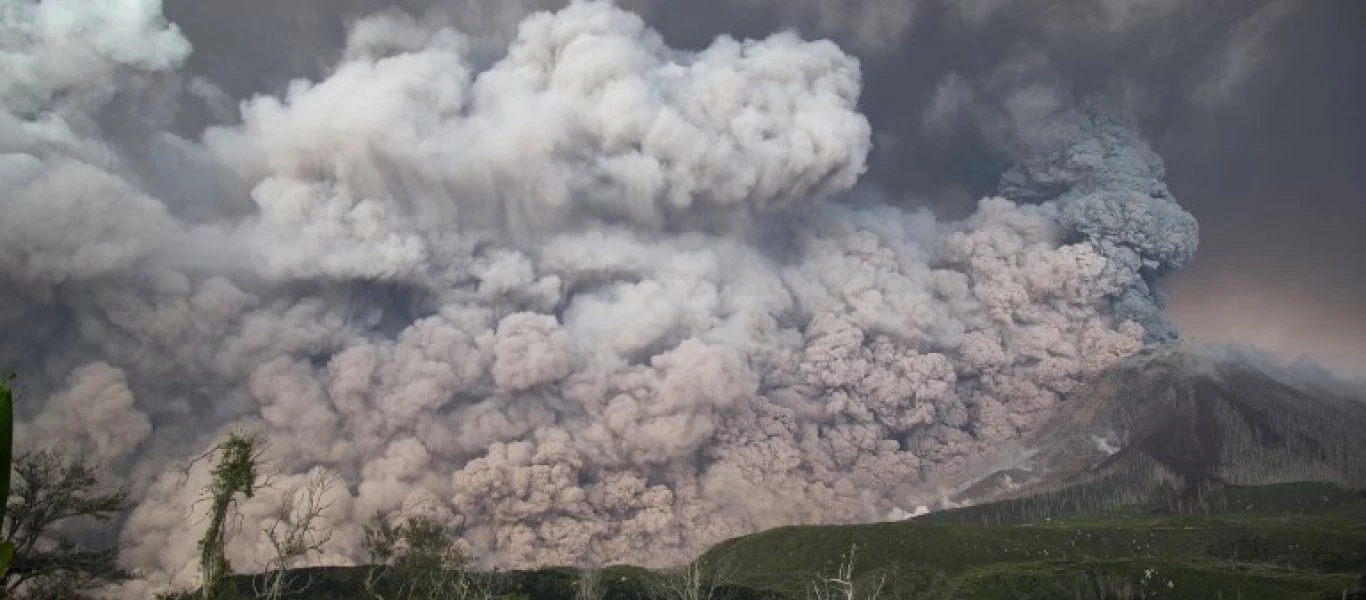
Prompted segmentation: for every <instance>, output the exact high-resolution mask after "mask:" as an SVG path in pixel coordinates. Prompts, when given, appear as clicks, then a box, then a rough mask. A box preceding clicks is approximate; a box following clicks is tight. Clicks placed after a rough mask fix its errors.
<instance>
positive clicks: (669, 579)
mask: <svg viewBox="0 0 1366 600" xmlns="http://www.w3.org/2000/svg"><path fill="white" fill-rule="evenodd" d="M735 574H736V572H735V567H734V564H733V563H732V562H731V561H730V560H724V561H719V562H718V561H714V560H708V559H707V558H706V557H702V558H699V559H697V560H695V561H693V562H691V563H689V564H687V565H685V566H683V567H679V568H677V569H674V570H671V571H666V572H663V573H656V574H655V575H654V576H653V577H651V578H650V579H648V580H647V585H648V588H649V594H650V597H652V598H655V599H656V600H716V599H718V598H723V597H725V596H726V593H725V592H726V591H727V588H729V587H730V586H731V585H733V584H734V583H735Z"/></svg>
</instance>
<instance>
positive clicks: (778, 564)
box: [707, 484, 1366, 599]
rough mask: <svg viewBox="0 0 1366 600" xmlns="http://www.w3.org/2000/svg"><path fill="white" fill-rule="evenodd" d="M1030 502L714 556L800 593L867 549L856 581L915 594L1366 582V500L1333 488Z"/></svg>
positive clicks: (1146, 592) (756, 539)
mask: <svg viewBox="0 0 1366 600" xmlns="http://www.w3.org/2000/svg"><path fill="white" fill-rule="evenodd" d="M1027 502H1028V500H1021V501H1014V502H1005V503H999V504H994V505H988V506H983V507H977V508H971V509H964V510H958V511H947V512H944V513H938V514H934V515H931V516H929V517H928V518H921V519H916V520H912V521H906V522H900V523H883V524H872V525H857V526H841V527H791V528H783V529H775V530H772V531H767V532H764V533H760V534H757V535H753V536H748V537H744V538H739V539H736V540H731V541H729V542H726V543H724V544H721V545H720V546H718V547H716V548H715V549H713V550H712V551H711V552H710V553H708V555H707V559H708V560H709V561H711V562H714V563H727V564H732V565H733V566H734V567H735V568H736V570H737V571H738V572H740V573H743V574H744V577H743V578H742V579H741V580H740V582H741V583H743V584H745V585H749V586H753V587H755V588H759V589H771V590H775V591H782V592H785V593H788V594H794V595H795V594H798V593H800V592H801V591H802V589H803V586H804V585H805V584H806V582H808V581H810V580H811V579H812V578H813V577H815V576H817V575H818V574H820V573H830V572H832V570H833V569H834V568H835V566H836V565H837V564H838V563H840V562H841V560H842V556H843V555H844V553H846V552H848V550H849V549H850V548H851V547H855V546H857V547H858V551H857V555H856V559H857V560H856V563H855V575H856V577H857V576H862V577H864V578H869V577H874V576H883V575H885V577H886V578H887V579H888V581H895V582H897V584H898V586H897V587H898V590H897V591H899V592H900V593H901V594H903V597H917V598H918V597H929V598H1035V599H1037V598H1123V597H1134V598H1138V597H1147V598H1217V597H1221V596H1222V597H1227V598H1238V597H1243V598H1340V597H1341V596H1342V594H1343V591H1344V589H1346V590H1352V589H1355V588H1358V587H1362V586H1363V585H1366V582H1362V581H1361V578H1362V577H1363V575H1366V498H1363V497H1362V496H1360V495H1358V494H1356V493H1353V492H1348V491H1345V490H1342V489H1339V488H1335V487H1333V486H1328V485H1320V484H1286V485H1276V486H1262V487H1249V488H1230V489H1228V490H1225V491H1222V492H1219V493H1216V494H1212V495H1211V496H1210V497H1209V498H1207V503H1206V508H1205V509H1204V510H1202V511H1201V513H1199V514H1194V515H1174V514H1170V513H1169V511H1168V509H1167V505H1166V503H1155V504H1152V505H1148V506H1138V507H1134V508H1131V509H1126V510H1125V511H1122V512H1112V513H1108V514H1097V515H1079V516H1072V517H1067V518H1045V519H1041V520H1038V521H1033V522H1027V521H1025V520H1023V519H1021V518H1020V515H1021V512H1022V511H1021V505H1022V504H1024V503H1027ZM998 522H1001V523H1007V524H996V523H998ZM1125 590H1128V591H1129V592H1128V593H1129V594H1130V595H1127V596H1126V595H1125ZM1240 594H1241V596H1240ZM1363 597H1366V594H1363Z"/></svg>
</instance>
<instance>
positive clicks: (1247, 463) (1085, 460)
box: [956, 345, 1366, 506]
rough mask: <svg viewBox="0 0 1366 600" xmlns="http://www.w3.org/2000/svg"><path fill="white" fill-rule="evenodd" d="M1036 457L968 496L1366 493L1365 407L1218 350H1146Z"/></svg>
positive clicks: (1121, 367) (1085, 393) (1040, 440)
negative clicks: (1293, 489) (1221, 490)
mask: <svg viewBox="0 0 1366 600" xmlns="http://www.w3.org/2000/svg"><path fill="white" fill-rule="evenodd" d="M1027 446H1028V447H1030V448H1032V449H1034V450H1035V451H1036V454H1034V455H1033V456H1032V457H1031V458H1030V459H1029V460H1027V461H1025V462H1024V464H1023V465H1022V466H1020V467H1016V468H1013V469H1010V470H1006V471H1001V472H998V473H996V474H994V475H993V476H991V477H988V478H987V479H986V480H984V481H982V482H980V483H978V484H977V485H975V486H973V487H972V488H969V489H967V490H965V491H964V492H962V493H960V494H959V495H958V497H957V498H956V500H959V501H967V502H974V503H976V502H982V501H989V500H994V499H1000V498H1010V497H1021V496H1026V495H1032V494H1037V493H1040V492H1043V491H1048V490H1060V489H1067V488H1077V487H1078V486H1086V490H1085V492H1086V493H1087V494H1090V495H1091V496H1092V497H1093V498H1095V499H1096V500H1097V501H1098V502H1103V503H1108V504H1109V505H1111V506H1117V505H1121V504H1124V503H1125V502H1128V501H1145V500H1151V499H1152V494H1153V493H1155V488H1165V489H1167V490H1178V491H1181V492H1183V493H1186V494H1188V495H1192V496H1193V495H1198V494H1199V493H1200V492H1201V490H1204V489H1208V488H1210V487H1213V486H1218V485H1221V484H1249V485H1250V484H1268V483H1281V482H1291V481H1327V482H1333V483H1338V484H1341V485H1345V486H1348V487H1364V486H1366V402H1362V401H1361V400H1360V399H1358V398H1354V397H1351V396H1350V395H1348V394H1346V393H1345V392H1343V391H1341V390H1338V389H1337V386H1335V385H1334V383H1333V382H1331V381H1327V380H1324V381H1313V380H1309V379H1305V378H1304V377H1292V376H1291V374H1290V373H1288V372H1278V371H1277V369H1276V368H1275V367H1272V366H1270V365H1264V364H1261V363H1260V362H1259V361H1257V360H1255V359H1253V358H1251V357H1247V356H1239V355H1236V354H1234V353H1230V352H1226V351H1222V350H1219V349H1207V348H1200V347H1189V346H1181V345H1170V346H1161V347H1156V348H1151V349H1147V350H1144V351H1142V352H1140V353H1138V354H1136V355H1134V356H1132V357H1129V358H1128V359H1125V360H1124V361H1121V362H1120V363H1119V364H1116V365H1115V366H1113V367H1111V368H1110V369H1108V370H1106V371H1104V372H1102V373H1100V374H1099V375H1097V376H1096V377H1094V378H1093V379H1092V380H1091V381H1089V382H1088V383H1087V384H1086V385H1085V386H1084V387H1082V388H1081V389H1079V390H1077V391H1076V392H1074V393H1073V394H1071V395H1070V396H1069V397H1068V399H1067V400H1066V401H1065V404H1064V405H1063V406H1062V407H1060V409H1059V410H1058V413H1057V415H1056V416H1055V417H1054V418H1053V419H1052V421H1050V422H1049V423H1047V424H1046V425H1045V426H1044V427H1042V428H1041V429H1040V430H1039V431H1038V432H1037V433H1036V434H1035V435H1034V436H1033V437H1032V438H1031V439H1030V440H1029V441H1028V443H1027Z"/></svg>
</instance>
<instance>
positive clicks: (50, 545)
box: [3, 449, 132, 599]
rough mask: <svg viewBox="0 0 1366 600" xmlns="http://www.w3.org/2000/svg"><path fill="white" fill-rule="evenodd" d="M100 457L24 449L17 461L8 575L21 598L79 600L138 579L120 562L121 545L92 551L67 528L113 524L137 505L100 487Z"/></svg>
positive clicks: (10, 592)
mask: <svg viewBox="0 0 1366 600" xmlns="http://www.w3.org/2000/svg"><path fill="white" fill-rule="evenodd" d="M100 470H101V465H99V464H98V463H97V462H96V461H94V460H93V459H91V458H89V457H87V456H84V455H76V456H73V455H69V454H67V453H66V452H64V451H62V450H58V449H45V450H38V451H30V452H24V453H21V454H20V455H18V456H17V457H15V458H14V473H13V479H12V482H11V483H12V487H11V490H10V496H9V502H8V507H7V510H6V511H5V515H4V536H5V538H6V539H7V540H8V541H9V542H11V543H13V544H14V558H13V561H12V562H11V563H10V568H9V571H8V572H6V573H5V574H4V575H3V582H4V591H5V594H6V595H7V596H8V597H15V598H33V599H38V598H53V599H56V598H73V597H80V595H81V594H82V593H83V592H85V591H89V590H93V589H96V588H99V587H103V586H105V585H108V584H112V583H118V582H121V581H127V580H128V579H131V577H132V576H131V574H129V573H128V572H127V571H124V570H123V569H120V568H119V567H118V562H117V549H114V548H109V549H104V550H87V549H85V548H83V547H82V546H80V545H79V544H77V543H76V542H74V541H73V540H71V539H70V538H69V537H67V535H66V533H65V532H64V529H65V528H66V527H67V526H68V525H69V524H71V523H73V522H77V521H80V520H83V519H85V520H95V521H99V522H108V521H109V520H110V519H112V518H113V517H114V516H115V515H117V514H119V513H121V512H123V511H125V510H127V509H128V508H129V507H130V504H129V502H128V494H127V492H126V491H124V490H122V489H118V490H114V491H103V490H101V489H100V482H99V478H98V477H97V476H96V473H98V472H99V471H100Z"/></svg>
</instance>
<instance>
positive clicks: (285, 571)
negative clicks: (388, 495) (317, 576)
mask: <svg viewBox="0 0 1366 600" xmlns="http://www.w3.org/2000/svg"><path fill="white" fill-rule="evenodd" d="M338 480H339V477H338V476H337V474H336V473H334V472H332V471H326V470H322V469H318V470H315V471H313V472H312V473H310V474H309V476H308V481H307V482H305V483H304V484H303V486H302V487H300V488H297V489H294V490H291V491H290V492H288V493H286V494H285V495H284V497H283V498H282V499H281V507H280V508H281V512H282V513H283V515H284V516H283V517H281V518H279V519H276V520H275V521H274V522H272V523H271V524H270V525H269V526H267V527H266V528H265V529H264V530H263V531H262V532H263V533H265V534H266V539H268V540H270V545H271V549H272V551H273V555H272V556H271V557H270V558H269V560H268V562H267V564H266V571H265V573H262V574H261V575H260V576H258V577H256V578H254V579H253V580H252V588H253V590H252V591H253V592H254V593H255V595H256V597H257V598H262V599H267V600H276V599H277V598H281V597H283V596H285V595H289V594H300V593H303V592H304V591H305V590H306V589H307V588H308V586H309V585H310V584H311V583H312V581H311V580H306V581H302V582H299V581H294V580H292V577H291V575H290V569H292V568H293V567H294V566H295V565H296V564H297V563H298V562H299V561H300V560H302V559H303V558H304V557H306V556H308V555H309V554H310V553H315V552H321V551H322V547H323V545H324V544H326V543H327V542H328V540H331V539H332V530H331V529H330V528H327V527H324V526H322V525H320V524H319V521H320V520H321V519H322V514H323V512H324V511H326V510H327V509H328V508H329V507H331V505H332V504H331V502H330V501H329V500H327V499H326V496H327V494H328V492H330V491H331V490H332V488H333V486H335V485H336V484H337V481H338Z"/></svg>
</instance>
